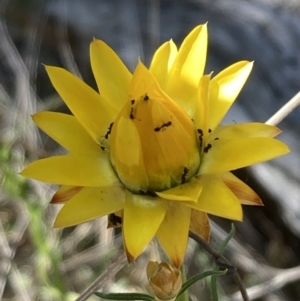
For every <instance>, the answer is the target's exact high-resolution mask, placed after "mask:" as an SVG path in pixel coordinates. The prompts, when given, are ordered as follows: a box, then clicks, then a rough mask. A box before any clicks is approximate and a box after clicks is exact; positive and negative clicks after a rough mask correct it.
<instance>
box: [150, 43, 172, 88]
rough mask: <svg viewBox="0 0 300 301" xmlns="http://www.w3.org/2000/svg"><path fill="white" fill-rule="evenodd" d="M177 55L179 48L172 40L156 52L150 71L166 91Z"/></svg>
mask: <svg viewBox="0 0 300 301" xmlns="http://www.w3.org/2000/svg"><path fill="white" fill-rule="evenodd" d="M176 54H177V47H176V45H175V44H174V42H173V41H172V40H171V41H169V42H166V43H164V44H163V45H161V46H160V47H159V48H158V49H157V50H156V52H155V54H154V56H153V59H152V62H151V66H150V68H149V70H150V71H151V73H152V74H153V75H154V77H155V78H156V79H157V81H158V82H159V84H160V86H161V87H162V88H163V89H164V87H165V85H166V82H167V78H168V74H169V71H170V68H171V67H172V65H173V62H174V59H175V57H176Z"/></svg>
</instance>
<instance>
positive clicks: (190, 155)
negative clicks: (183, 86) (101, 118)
mask: <svg viewBox="0 0 300 301" xmlns="http://www.w3.org/2000/svg"><path fill="white" fill-rule="evenodd" d="M151 80H152V82H151ZM149 81H150V84H149ZM139 83H140V82H139ZM131 92H132V93H130V95H131V97H130V99H129V100H128V101H127V102H126V104H125V105H124V107H123V108H122V110H121V112H120V113H119V115H118V117H117V118H116V121H115V123H114V126H113V128H112V130H111V137H110V158H111V162H112V165H113V166H114V168H115V170H116V172H117V174H118V176H119V178H120V180H121V181H122V182H123V184H124V185H125V186H126V187H127V188H128V189H130V190H132V191H134V192H137V193H149V192H153V191H162V190H166V189H169V188H171V187H174V186H177V185H180V184H184V183H185V182H187V181H188V180H189V179H190V178H191V177H192V176H194V175H195V173H196V172H197V170H198V167H199V164H200V156H199V149H198V138H197V133H196V130H195V127H194V124H193V122H192V121H191V119H190V118H189V116H188V115H187V113H186V112H185V111H184V110H183V109H182V108H181V107H180V106H179V105H178V104H177V103H175V102H174V101H173V100H172V99H170V98H169V97H168V95H166V94H165V93H164V92H163V91H162V90H161V89H160V87H159V85H158V83H157V82H156V81H155V79H153V78H150V80H149V79H148V80H147V83H146V84H145V83H143V84H142V85H139V87H138V88H137V89H132V90H131Z"/></svg>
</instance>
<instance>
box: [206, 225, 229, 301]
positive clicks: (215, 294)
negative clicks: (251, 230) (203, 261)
mask: <svg viewBox="0 0 300 301" xmlns="http://www.w3.org/2000/svg"><path fill="white" fill-rule="evenodd" d="M234 234H235V227H234V224H233V223H232V224H231V230H230V232H229V233H228V235H227V237H226V238H225V239H224V241H223V242H222V243H221V245H220V247H219V249H218V251H219V253H220V254H223V252H224V251H225V248H226V247H227V245H228V243H229V241H230V239H231V238H232V237H233V236H234ZM216 263H217V265H216V264H215V265H214V268H213V271H215V272H217V271H219V267H220V266H221V265H224V266H226V265H225V264H223V263H220V262H216ZM210 287H211V299H212V301H219V296H218V285H217V277H216V276H212V277H211V282H210Z"/></svg>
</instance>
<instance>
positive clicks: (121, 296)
mask: <svg viewBox="0 0 300 301" xmlns="http://www.w3.org/2000/svg"><path fill="white" fill-rule="evenodd" d="M94 294H95V295H96V296H97V297H100V298H102V299H106V300H143V301H153V300H154V298H153V297H152V296H150V295H147V294H139V293H107V294H106V293H101V292H94Z"/></svg>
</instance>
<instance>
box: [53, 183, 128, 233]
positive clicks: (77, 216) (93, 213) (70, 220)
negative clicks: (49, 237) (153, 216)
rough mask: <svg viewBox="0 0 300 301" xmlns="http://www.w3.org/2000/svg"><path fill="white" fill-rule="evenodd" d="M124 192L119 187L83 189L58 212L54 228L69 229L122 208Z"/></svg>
mask: <svg viewBox="0 0 300 301" xmlns="http://www.w3.org/2000/svg"><path fill="white" fill-rule="evenodd" d="M124 202H125V190H124V188H123V187H121V186H112V187H84V188H83V189H82V190H81V191H80V192H78V193H77V194H76V195H75V196H74V197H73V198H72V199H70V200H69V201H68V202H67V203H66V204H65V205H64V206H63V207H62V209H61V210H60V211H59V213H58V215H57V217H56V220H55V222H54V227H56V228H61V227H70V226H74V225H77V224H80V223H84V222H87V221H90V220H92V219H95V218H98V217H101V216H104V215H107V214H110V213H112V212H116V211H119V210H121V209H123V208H124Z"/></svg>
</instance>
